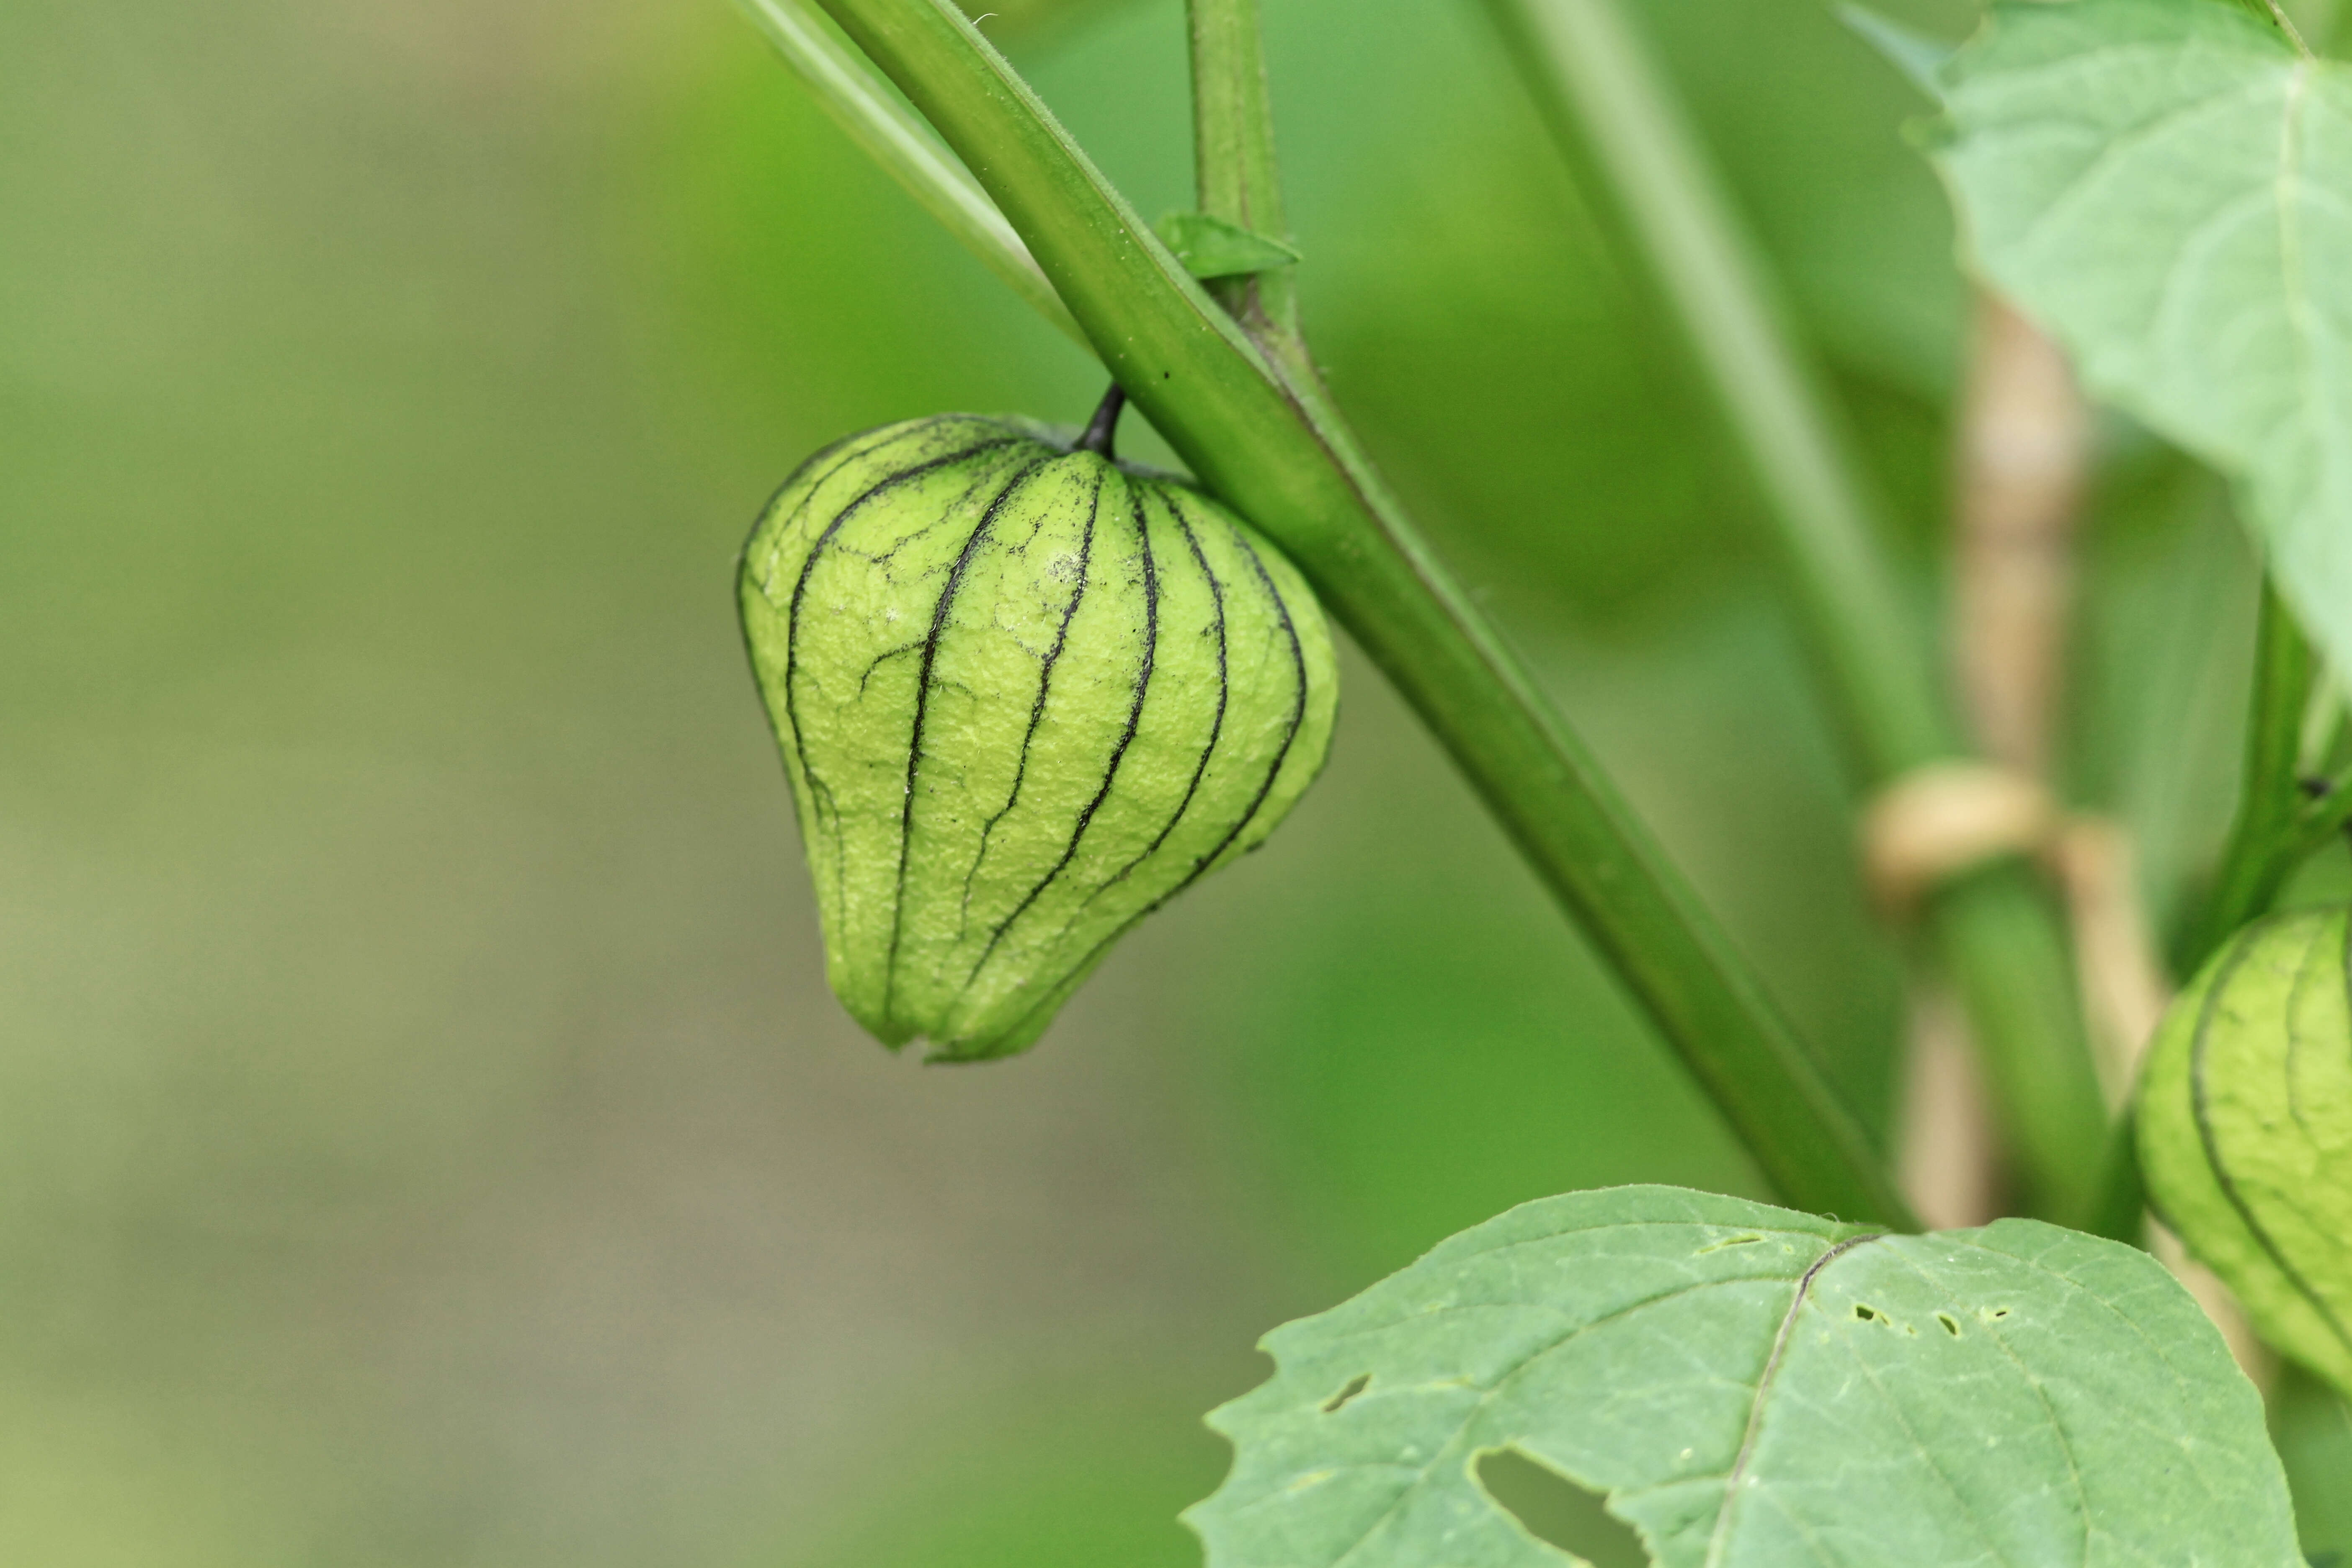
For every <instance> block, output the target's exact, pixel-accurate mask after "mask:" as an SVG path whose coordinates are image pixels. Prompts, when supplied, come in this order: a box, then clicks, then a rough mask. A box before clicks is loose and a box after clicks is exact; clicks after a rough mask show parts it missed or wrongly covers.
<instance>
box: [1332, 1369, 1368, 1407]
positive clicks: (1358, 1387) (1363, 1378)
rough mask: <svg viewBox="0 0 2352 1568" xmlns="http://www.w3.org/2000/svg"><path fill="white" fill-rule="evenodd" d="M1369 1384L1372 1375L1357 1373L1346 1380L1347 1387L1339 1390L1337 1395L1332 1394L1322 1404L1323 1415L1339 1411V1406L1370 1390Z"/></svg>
mask: <svg viewBox="0 0 2352 1568" xmlns="http://www.w3.org/2000/svg"><path fill="white" fill-rule="evenodd" d="M1371 1384H1372V1374H1371V1373H1369V1372H1360V1373H1357V1374H1356V1375H1355V1376H1353V1377H1351V1378H1349V1380H1348V1386H1347V1387H1345V1388H1343V1389H1341V1390H1340V1391H1339V1393H1337V1394H1333V1395H1332V1396H1331V1397H1330V1398H1328V1399H1327V1400H1325V1401H1324V1402H1323V1414H1324V1415H1330V1414H1331V1413H1332V1412H1333V1411H1335V1410H1337V1409H1339V1406H1341V1405H1345V1404H1347V1403H1348V1401H1349V1400H1350V1399H1353V1398H1355V1397H1356V1395H1358V1394H1361V1393H1363V1392H1364V1390H1365V1389H1367V1388H1370V1386H1371Z"/></svg>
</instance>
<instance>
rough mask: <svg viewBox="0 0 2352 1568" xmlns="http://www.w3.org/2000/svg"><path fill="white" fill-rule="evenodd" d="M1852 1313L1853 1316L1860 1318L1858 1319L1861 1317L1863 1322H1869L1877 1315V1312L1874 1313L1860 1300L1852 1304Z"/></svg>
mask: <svg viewBox="0 0 2352 1568" xmlns="http://www.w3.org/2000/svg"><path fill="white" fill-rule="evenodd" d="M1853 1315H1854V1316H1855V1317H1857V1318H1860V1319H1861V1320H1862V1321H1864V1322H1865V1323H1866V1322H1869V1321H1871V1320H1872V1319H1873V1318H1875V1317H1877V1316H1878V1314H1877V1313H1875V1312H1874V1311H1872V1310H1870V1309H1869V1308H1867V1307H1865V1306H1864V1305H1863V1304H1862V1303H1861V1302H1859V1301H1856V1302H1855V1303H1854V1304H1853Z"/></svg>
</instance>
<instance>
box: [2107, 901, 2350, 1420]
mask: <svg viewBox="0 0 2352 1568" xmlns="http://www.w3.org/2000/svg"><path fill="white" fill-rule="evenodd" d="M2347 939H2352V910H2343V909H2317V910H2297V911H2295V912H2294V913H2292V914H2285V915H2280V916H2276V917H2274V918H2273V919H2270V920H2266V921H2260V922H2258V923H2256V924H2254V925H2252V926H2249V927H2248V928H2247V929H2246V930H2244V931H2241V932H2239V933H2238V935H2237V936H2236V937H2234V938H2232V939H2231V942H2229V943H2228V945H2226V946H2225V947H2223V948H2222V950H2221V952H2219V953H2217V954H2216V955H2215V956H2214V957H2213V959H2212V961H2211V962H2210V963H2208V964H2207V965H2206V966H2205V970H2204V972H2203V973H2200V975H2199V976H2198V977H2197V980H2196V982H2195V984H2192V985H2190V986H2189V989H2188V990H2187V991H2186V992H2184V993H2182V994H2181V996H2180V999H2179V1001H2178V1002H2176V1003H2174V1004H2173V1006H2172V1010H2171V1011H2170V1012H2169V1013H2168V1014H2167V1015H2166V1016H2165V1020H2164V1024H2163V1026H2162V1027H2161V1028H2160V1029H2158V1032H2157V1037H2156V1043H2155V1045H2154V1047H2152V1048H2151V1050H2150V1052H2149V1056H2148V1061H2147V1070H2146V1072H2145V1074H2144V1075H2143V1076H2142V1079H2141V1083H2140V1091H2139V1116H2138V1135H2139V1154H2140V1166H2141V1170H2142V1172H2143V1173H2144V1174H2145V1175H2146V1177H2147V1191H2148V1198H2149V1202H2150V1203H2151V1204H2152V1205H2154V1207H2155V1208H2156V1211H2157V1213H2158V1215H2160V1216H2161V1217H2162V1218H2163V1219H2164V1221H2165V1223H2166V1224H2168V1225H2169V1226H2171V1227H2172V1228H2173V1229H2174V1230H2175V1231H2177V1232H2179V1236H2180V1238H2181V1240H2182V1241H2184V1242H2185V1243H2187V1244H2188V1247H2189V1251H2190V1252H2192V1253H2194V1254H2195V1255H2196V1256H2197V1258H2199V1259H2200V1261H2202V1262H2203V1263H2204V1264H2205V1265H2206V1267H2208V1268H2210V1269H2212V1270H2213V1272H2214V1273H2216V1274H2218V1275H2220V1276H2221V1279H2223V1280H2224V1281H2225V1282H2227V1283H2228V1285H2229V1287H2230V1289H2231V1290H2233V1291H2235V1292H2236V1293H2237V1296H2238V1299H2239V1300H2240V1301H2242V1302H2243V1303H2244V1305H2245V1309H2246V1314H2247V1316H2248V1317H2249V1318H2251V1319H2252V1321H2253V1324H2254V1327H2255V1328H2256V1329H2257V1330H2258V1331H2260V1332H2261V1334H2262V1336H2263V1339H2264V1340H2265V1341H2267V1342H2269V1343H2270V1344H2271V1346H2272V1347H2273V1349H2275V1350H2277V1351H2279V1352H2283V1353H2284V1354H2286V1355H2288V1356H2291V1357H2293V1358H2294V1360H2296V1361H2298V1362H2301V1363H2303V1364H2304V1365H2305V1366H2307V1367H2309V1368H2310V1369H2311V1370H2312V1371H2313V1372H2315V1373H2318V1374H2319V1375H2320V1376H2322V1377H2324V1378H2326V1379H2327V1381H2329V1382H2330V1383H2332V1384H2335V1385H2336V1388H2337V1389H2338V1390H2340V1391H2342V1392H2343V1393H2345V1394H2347V1395H2352V1331H2347V1330H2352V952H2347Z"/></svg>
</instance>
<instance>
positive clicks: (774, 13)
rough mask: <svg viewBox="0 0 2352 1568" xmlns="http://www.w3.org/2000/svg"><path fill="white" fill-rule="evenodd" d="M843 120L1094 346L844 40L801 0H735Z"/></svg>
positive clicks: (966, 237)
mask: <svg viewBox="0 0 2352 1568" xmlns="http://www.w3.org/2000/svg"><path fill="white" fill-rule="evenodd" d="M737 4H739V5H740V6H741V7H742V9H743V14H744V15H745V16H749V17H750V18H751V25H752V26H755V27H757V28H759V29H760V32H761V35H762V36H763V37H766V38H767V40H768V41H769V42H770V43H771V44H772V45H774V46H775V49H776V52H777V53H778V54H780V55H782V56H783V58H784V63H785V64H787V65H789V66H791V67H792V68H793V69H794V70H795V71H798V72H799V73H800V76H801V79H802V80H803V81H805V82H806V83H808V85H809V87H810V89H812V90H813V91H814V92H815V94H816V100H817V101H818V102H819V103H821V104H823V105H824V109H825V111H826V112H827V113H829V114H831V115H832V116H833V118H834V120H835V122H836V123H837V124H839V125H840V126H841V128H842V129H843V130H845V131H846V132H849V134H850V137H851V139H852V140H853V141H855V142H856V143H857V144H858V145H859V146H860V147H863V148H865V149H866V153H868V154H869V155H871V156H872V158H873V159H874V161H875V162H876V163H879V164H881V165H882V167H883V168H884V169H885V170H887V172H888V173H889V174H890V175H891V177H892V178H894V179H896V180H897V181H898V183H899V184H901V185H903V186H905V187H906V188H907V190H908V193H909V194H911V195H913V196H914V198H915V199H916V200H917V201H919V202H920V203H921V204H922V205H923V207H924V209H925V210H926V211H928V212H929V214H930V215H931V216H933V217H935V218H937V219H939V220H940V223H941V224H943V225H945V226H946V227H947V230H948V232H949V233H950V234H952V235H954V236H955V237H957V238H958V239H960V240H961V241H962V242H963V243H964V245H965V247H967V248H968V249H970V250H971V253H972V254H973V255H975V256H977V257H979V258H980V259H981V260H982V262H983V263H985V264H986V265H987V267H988V268H989V270H990V271H992V272H993V273H995V274H996V275H997V277H999V278H1001V279H1003V280H1004V281H1005V282H1007V283H1009V284H1011V285H1012V286H1013V292H1014V293H1016V294H1018V295H1020V296H1021V298H1022V299H1023V300H1025V301H1027V302H1028V304H1029V305H1030V306H1031V307H1032V308H1033V309H1034V310H1036V311H1037V313H1038V314H1040V315H1042V316H1044V317H1045V320H1047V321H1050V322H1052V323H1053V324H1054V325H1055V327H1056V328H1058V329H1059V330H1060V331H1063V332H1065V333H1066V334H1067V335H1068V336H1069V337H1070V339H1071V340H1072V341H1073V342H1076V343H1077V344H1078V346H1079V347H1081V348H1083V349H1086V350H1087V352H1088V353H1092V352H1093V349H1094V345H1093V344H1092V343H1090V342H1087V334H1086V333H1085V332H1084V331H1081V330H1080V329H1079V327H1078V323H1077V322H1076V321H1074V320H1072V319H1071V316H1070V312H1069V309H1068V307H1066V306H1065V305H1064V304H1063V303H1062V297H1061V296H1060V295H1059V294H1056V293H1055V292H1054V286H1053V285H1052V284H1051V283H1048V282H1046V281H1045V274H1044V273H1043V272H1040V271H1038V270H1037V263H1036V260H1035V258H1033V257H1031V256H1030V254H1029V247H1027V246H1025V245H1024V244H1022V243H1021V237H1020V236H1019V235H1017V234H1015V233H1013V226H1012V225H1011V224H1009V223H1006V222H1005V221H1004V215H1003V213H1001V212H998V211H997V210H996V204H995V203H994V202H992V201H990V200H989V199H988V193H987V192H986V191H983V190H982V189H981V188H980V182H979V181H977V180H975V179H973V178H972V177H971V173H970V171H968V170H966V169H965V168H964V166H963V165H962V164H961V163H958V162H956V158H955V154H954V153H950V152H949V151H948V150H947V149H946V148H945V147H943V146H941V145H940V139H939V137H938V136H937V135H935V134H934V133H933V132H932V131H931V128H930V127H929V126H928V125H926V124H924V123H923V121H921V120H920V119H919V118H918V117H917V116H915V115H914V114H912V113H909V112H908V109H907V106H906V105H905V104H904V103H902V102H900V101H899V100H898V96H897V95H896V94H895V93H893V92H892V91H891V90H890V89H889V86H888V84H887V82H885V81H884V80H883V79H881V78H880V77H879V76H878V75H877V73H876V71H875V69H874V68H873V67H872V66H871V65H869V64H867V63H866V60H865V58H863V57H861V56H859V55H858V54H856V52H854V51H852V50H850V49H845V48H844V47H842V46H841V44H840V42H839V41H838V40H836V39H835V37H834V36H833V33H832V31H831V29H829V28H827V27H826V26H824V24H823V23H822V22H820V21H819V20H818V19H817V18H816V16H814V15H813V14H812V13H811V12H810V10H809V8H808V4H807V0H737Z"/></svg>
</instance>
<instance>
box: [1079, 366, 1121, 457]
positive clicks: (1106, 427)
mask: <svg viewBox="0 0 2352 1568" xmlns="http://www.w3.org/2000/svg"><path fill="white" fill-rule="evenodd" d="M1126 407H1127V389H1126V388H1125V387H1123V386H1121V385H1119V384H1118V383H1117V382H1115V381H1114V382H1112V383H1111V384H1110V390H1109V391H1108V392H1106V393H1104V394H1103V400H1102V401H1101V402H1100V403H1098V404H1097V405H1095V416H1094V417H1093V418H1092V419H1089V420H1087V431H1086V434H1085V435H1083V436H1081V437H1078V439H1077V444H1076V446H1075V447H1072V448H1071V449H1072V450H1073V451H1078V452H1092V453H1093V454H1094V455H1095V456H1096V457H1097V458H1108V460H1110V461H1112V462H1117V461H1118V452H1117V451H1115V450H1113V447H1114V445H1115V444H1116V443H1117V441H1118V416H1119V415H1120V413H1121V412H1122V411H1124V410H1125V409H1126Z"/></svg>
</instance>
